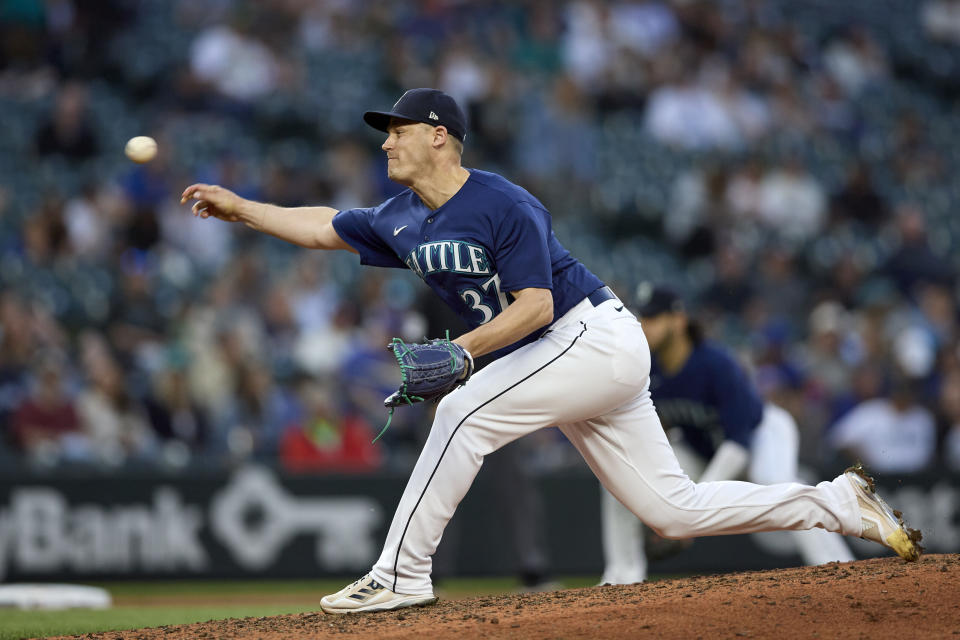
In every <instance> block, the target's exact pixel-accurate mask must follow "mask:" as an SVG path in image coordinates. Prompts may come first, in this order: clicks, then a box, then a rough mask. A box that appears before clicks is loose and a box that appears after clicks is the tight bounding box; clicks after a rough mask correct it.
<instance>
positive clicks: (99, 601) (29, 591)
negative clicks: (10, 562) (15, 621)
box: [0, 584, 112, 609]
mask: <svg viewBox="0 0 960 640" xmlns="http://www.w3.org/2000/svg"><path fill="white" fill-rule="evenodd" d="M111 604H112V599H111V598H110V593H109V592H108V591H107V590H106V589H101V588H100V587H86V586H80V585H71V584H5V585H0V608H15V609H73V608H80V609H109V608H110V605H111Z"/></svg>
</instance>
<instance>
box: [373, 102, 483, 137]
mask: <svg viewBox="0 0 960 640" xmlns="http://www.w3.org/2000/svg"><path fill="white" fill-rule="evenodd" d="M424 114H426V115H424ZM390 118H402V119H404V120H413V121H414V122H423V123H425V124H429V125H432V126H438V125H441V126H444V127H446V128H447V131H448V132H449V133H450V135H452V136H453V137H454V138H456V139H458V140H460V142H463V140H464V138H466V135H467V116H466V115H465V114H464V113H463V110H462V109H460V106H459V105H458V104H457V102H456V100H454V99H453V98H451V97H450V96H449V95H447V94H445V93H444V92H443V91H439V90H437V89H410V90H409V91H407V92H406V93H405V94H403V95H402V96H400V99H399V100H397V103H396V104H395V105H393V110H391V111H367V112H366V113H364V114H363V120H364V121H365V122H366V123H367V124H369V125H370V126H371V127H373V128H374V129H379V130H380V131H386V130H387V125H389V124H390Z"/></svg>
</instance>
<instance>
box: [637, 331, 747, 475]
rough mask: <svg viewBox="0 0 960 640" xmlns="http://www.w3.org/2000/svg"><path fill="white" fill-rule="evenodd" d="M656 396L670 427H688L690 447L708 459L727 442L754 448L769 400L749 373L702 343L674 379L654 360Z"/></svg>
mask: <svg viewBox="0 0 960 640" xmlns="http://www.w3.org/2000/svg"><path fill="white" fill-rule="evenodd" d="M650 393H651V395H652V396H653V404H654V405H655V406H656V408H657V414H658V415H659V416H660V421H661V422H662V423H663V425H664V427H665V428H671V427H679V428H680V429H682V430H683V435H684V438H685V439H686V440H687V442H688V443H689V444H690V446H691V447H693V448H694V449H695V450H696V451H697V453H699V454H700V455H702V456H704V457H705V458H710V457H712V456H713V454H714V453H715V452H716V450H717V447H719V446H720V443H721V442H723V441H724V440H726V439H730V440H733V441H734V442H737V443H739V444H741V445H743V446H744V447H747V448H749V447H750V439H751V436H752V435H753V431H754V429H756V428H757V425H759V424H760V420H761V419H762V417H763V401H762V400H761V399H760V396H759V395H758V394H757V392H756V391H755V390H754V387H753V385H752V384H751V382H750V380H749V379H748V378H747V374H746V373H745V372H744V371H743V369H742V368H741V367H740V365H739V364H737V362H736V361H735V360H734V359H733V357H731V356H730V355H729V354H728V353H727V352H726V351H724V350H723V349H721V348H720V347H718V346H716V345H714V344H712V343H710V342H709V341H705V342H701V343H700V344H698V345H696V346H695V347H694V348H693V351H692V352H691V354H690V358H689V359H688V360H687V362H686V363H685V364H684V365H683V367H681V368H680V370H679V371H677V372H676V373H675V374H674V375H672V376H669V375H666V374H665V373H664V372H663V369H662V368H661V367H660V364H659V363H658V362H657V359H656V357H653V358H652V364H651V367H650Z"/></svg>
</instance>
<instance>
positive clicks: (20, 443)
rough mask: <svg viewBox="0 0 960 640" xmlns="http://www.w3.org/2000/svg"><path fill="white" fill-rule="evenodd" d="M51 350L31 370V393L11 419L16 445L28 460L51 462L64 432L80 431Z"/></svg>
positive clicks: (60, 451) (58, 454) (57, 360)
mask: <svg viewBox="0 0 960 640" xmlns="http://www.w3.org/2000/svg"><path fill="white" fill-rule="evenodd" d="M63 365H64V362H63V361H62V359H61V358H56V357H54V356H53V355H52V354H48V355H42V356H39V358H38V359H37V361H36V362H35V364H34V365H33V366H32V367H31V370H30V378H31V382H30V388H31V390H30V393H29V395H28V396H27V397H26V399H25V400H24V401H23V402H22V403H21V404H20V406H19V407H18V408H17V410H16V412H14V414H13V418H12V420H11V435H12V436H13V440H14V442H15V444H16V447H17V449H18V450H19V451H20V452H22V453H24V454H25V455H26V456H27V457H28V458H30V459H31V460H35V461H38V462H47V463H54V462H56V461H57V460H58V459H59V458H60V457H61V455H62V454H63V449H64V446H65V442H64V438H65V436H69V435H75V434H77V433H79V431H80V422H79V420H78V418H77V411H76V409H75V407H74V405H73V402H72V400H71V399H70V397H69V395H68V394H67V390H66V388H65V384H64V380H63V377H62V375H61V368H62V367H63Z"/></svg>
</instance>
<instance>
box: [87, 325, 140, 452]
mask: <svg viewBox="0 0 960 640" xmlns="http://www.w3.org/2000/svg"><path fill="white" fill-rule="evenodd" d="M81 342H82V346H81V348H82V351H83V353H82V357H83V361H84V369H85V375H86V377H87V379H88V381H89V386H88V387H86V388H85V389H84V390H83V391H81V392H80V394H79V395H78V396H77V401H76V402H77V413H78V414H79V416H80V425H81V427H82V431H83V433H84V435H85V436H86V438H87V440H88V443H89V452H88V454H87V455H88V456H89V460H90V461H91V462H94V463H107V464H115V465H120V464H123V463H125V462H127V461H128V460H130V459H138V458H143V459H148V458H149V457H150V454H151V453H152V448H153V445H154V438H153V434H152V431H151V429H150V424H149V422H148V421H147V416H146V411H145V409H144V407H143V406H142V405H141V404H140V402H138V401H137V400H136V398H134V397H133V396H132V395H131V394H130V391H129V390H128V389H127V387H126V378H125V377H124V375H123V374H122V372H121V369H120V365H119V363H117V361H116V360H115V359H114V357H113V355H112V354H111V353H110V348H109V347H108V346H107V343H106V341H105V340H104V338H103V337H102V336H99V335H96V334H87V335H85V336H83V338H82V340H81Z"/></svg>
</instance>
